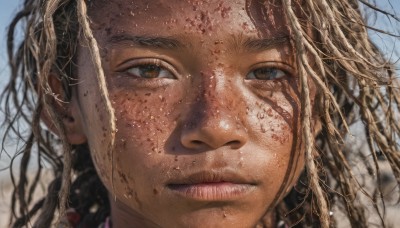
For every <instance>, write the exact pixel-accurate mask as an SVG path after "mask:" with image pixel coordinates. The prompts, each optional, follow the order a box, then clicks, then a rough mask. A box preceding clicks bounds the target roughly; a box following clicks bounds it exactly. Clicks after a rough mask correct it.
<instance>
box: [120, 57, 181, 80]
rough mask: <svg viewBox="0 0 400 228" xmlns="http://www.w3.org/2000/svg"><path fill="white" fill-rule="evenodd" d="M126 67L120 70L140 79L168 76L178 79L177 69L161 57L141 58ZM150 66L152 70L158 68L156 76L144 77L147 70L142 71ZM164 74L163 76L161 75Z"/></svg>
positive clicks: (168, 77)
mask: <svg viewBox="0 0 400 228" xmlns="http://www.w3.org/2000/svg"><path fill="white" fill-rule="evenodd" d="M123 65H127V66H126V67H123V70H120V72H123V73H126V74H127V75H129V76H131V77H134V78H138V79H159V78H167V79H176V75H177V72H176V70H175V69H174V68H173V67H172V66H171V65H170V64H169V63H167V62H165V61H163V60H160V59H140V60H135V61H133V62H129V65H128V64H123ZM146 67H147V68H150V71H151V70H156V71H157V70H158V72H157V74H158V75H156V77H143V75H140V74H144V73H146V72H141V69H140V68H142V70H143V69H144V68H146ZM160 75H162V76H161V77H159V76H160Z"/></svg>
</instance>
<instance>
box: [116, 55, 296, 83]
mask: <svg viewBox="0 0 400 228" xmlns="http://www.w3.org/2000/svg"><path fill="white" fill-rule="evenodd" d="M129 64H130V65H129V67H125V68H124V70H122V71H120V72H125V73H126V74H129V76H134V77H135V78H140V79H159V78H167V79H168V78H169V79H176V78H177V77H176V75H177V72H176V70H175V69H174V67H172V66H171V65H170V64H169V63H167V62H165V61H163V60H160V59H140V60H136V61H134V64H131V63H130V62H129ZM123 65H125V64H123ZM259 65H260V64H257V65H256V66H255V67H253V70H251V71H250V72H249V73H248V74H247V75H246V79H247V80H260V81H274V80H279V79H282V78H285V77H287V76H291V75H292V74H291V73H290V71H292V69H291V67H289V66H286V65H284V64H279V66H276V64H274V65H271V64H262V65H261V66H259ZM258 66H259V67H258ZM144 67H151V68H153V69H154V68H157V70H158V71H159V72H158V75H157V77H142V76H141V75H139V74H141V73H144V72H140V69H139V68H144ZM134 69H136V70H134ZM132 71H133V72H132ZM257 71H261V73H272V72H276V71H277V72H278V74H279V75H278V76H275V77H274V76H272V77H273V78H271V77H270V78H257V76H256V75H255V74H256V72H257ZM160 74H161V75H164V76H161V77H159V75H160ZM166 74H167V75H166Z"/></svg>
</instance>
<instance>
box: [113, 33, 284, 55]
mask: <svg viewBox="0 0 400 228" xmlns="http://www.w3.org/2000/svg"><path fill="white" fill-rule="evenodd" d="M242 35H243V34H241V35H240V36H234V37H233V40H234V46H236V48H239V49H242V50H243V49H244V50H246V51H250V52H252V51H254V52H255V51H260V50H268V49H271V48H273V47H276V46H280V45H283V44H288V43H289V41H290V38H289V36H288V35H281V36H276V37H272V38H263V39H258V38H244V37H243V36H242ZM108 42H109V43H112V44H118V43H123V42H129V43H131V44H132V45H136V46H141V47H147V48H162V49H178V48H182V47H186V46H187V45H184V44H183V43H181V42H180V41H178V39H176V38H173V37H160V36H157V37H154V36H134V35H129V34H120V35H115V36H112V37H111V38H110V39H109V40H108Z"/></svg>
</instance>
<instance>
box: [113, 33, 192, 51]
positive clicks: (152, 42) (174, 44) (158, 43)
mask: <svg viewBox="0 0 400 228" xmlns="http://www.w3.org/2000/svg"><path fill="white" fill-rule="evenodd" d="M108 42H109V43H112V44H117V43H123V42H129V43H131V44H133V45H137V46H141V47H148V48H163V49H177V48H181V47H184V46H185V45H183V44H182V43H181V42H179V41H178V40H177V39H174V38H171V37H158V36H157V37H153V36H132V35H127V34H122V35H116V36H112V37H111V38H110V39H109V40H108Z"/></svg>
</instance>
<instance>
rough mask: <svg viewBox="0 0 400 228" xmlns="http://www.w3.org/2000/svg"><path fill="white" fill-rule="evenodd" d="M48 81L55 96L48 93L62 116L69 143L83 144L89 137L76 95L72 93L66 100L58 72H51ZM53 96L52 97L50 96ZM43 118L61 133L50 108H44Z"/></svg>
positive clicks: (47, 124)
mask: <svg viewBox="0 0 400 228" xmlns="http://www.w3.org/2000/svg"><path fill="white" fill-rule="evenodd" d="M48 80H49V81H48V83H49V85H50V87H51V89H52V92H53V94H54V96H52V95H48V96H49V97H48V99H51V104H52V106H53V108H54V110H55V112H56V115H58V116H59V117H60V120H61V122H62V124H63V126H64V128H65V131H66V137H67V140H68V143H70V144H72V145H79V144H83V143H85V142H86V141H87V137H86V135H85V133H84V131H83V128H82V122H81V120H82V119H81V115H80V111H79V105H78V100H77V97H76V95H72V98H71V100H70V101H64V100H66V99H65V96H64V94H65V92H64V91H63V87H62V82H61V80H60V79H59V77H58V75H57V74H54V73H50V75H49V79H48ZM50 96H51V97H50ZM57 98H60V99H57ZM41 119H42V121H43V122H44V123H45V124H46V126H47V127H48V128H49V129H50V130H51V131H52V132H53V133H55V134H56V135H59V132H58V129H57V128H56V126H55V124H54V121H55V120H53V119H52V118H51V116H50V113H49V110H46V109H44V110H43V111H42V113H41Z"/></svg>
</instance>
